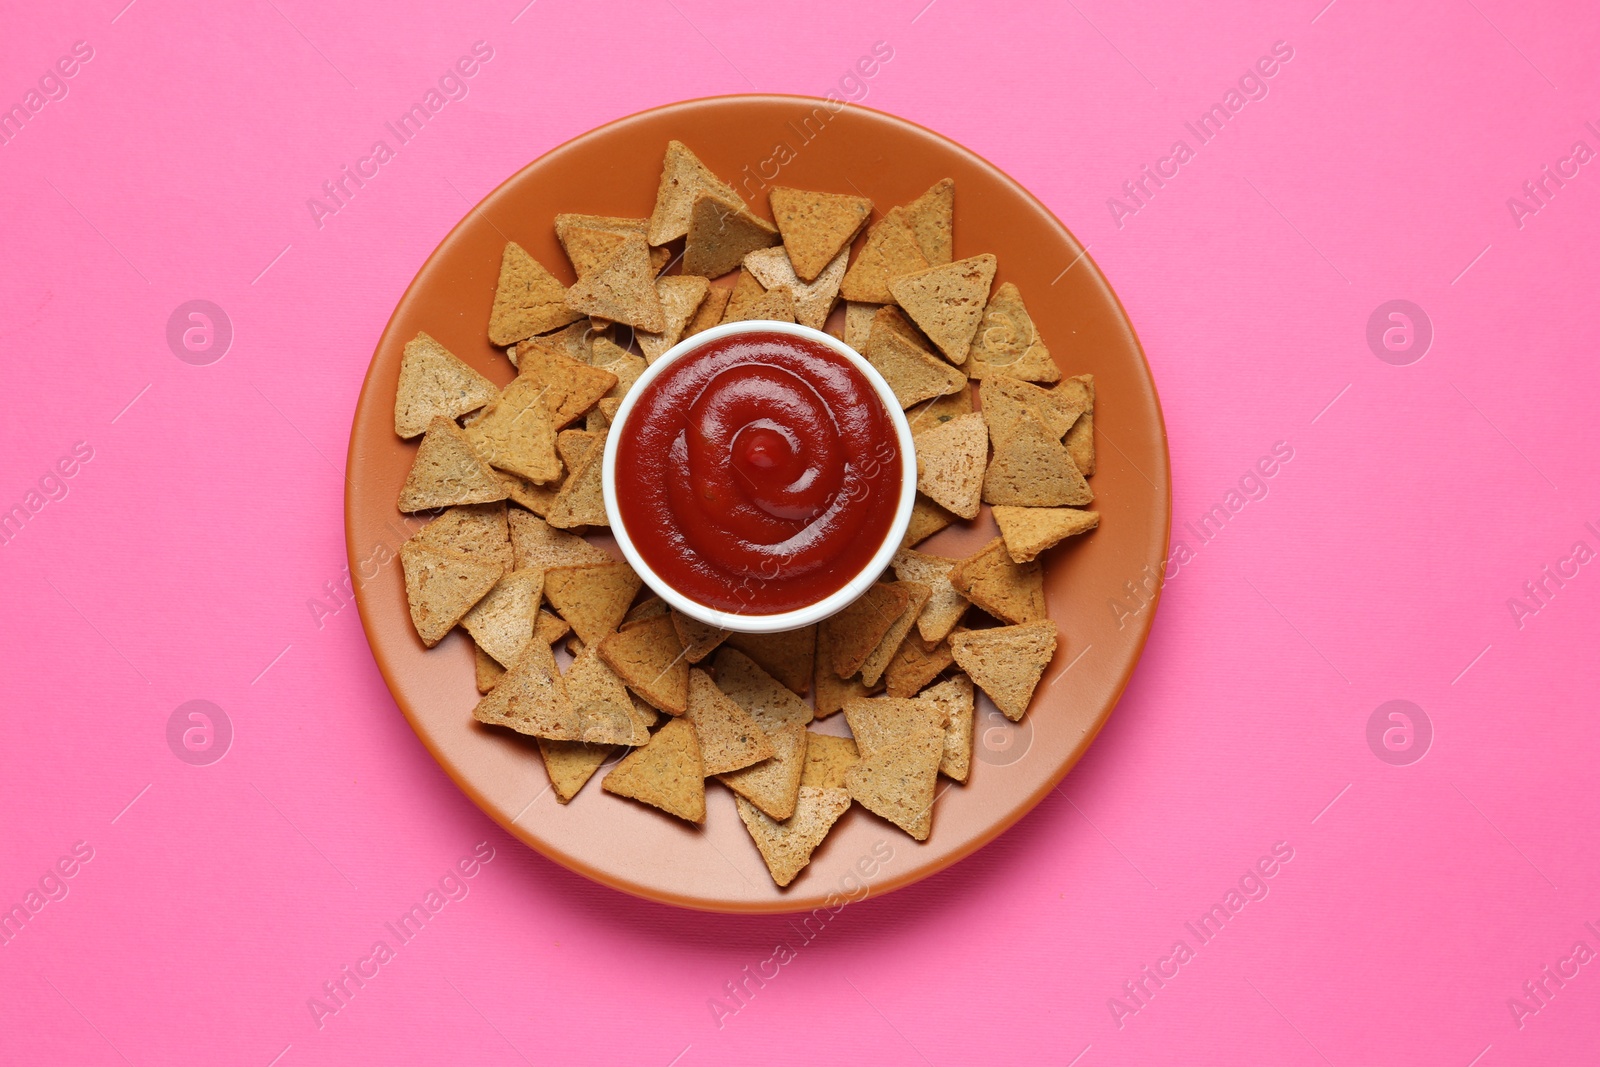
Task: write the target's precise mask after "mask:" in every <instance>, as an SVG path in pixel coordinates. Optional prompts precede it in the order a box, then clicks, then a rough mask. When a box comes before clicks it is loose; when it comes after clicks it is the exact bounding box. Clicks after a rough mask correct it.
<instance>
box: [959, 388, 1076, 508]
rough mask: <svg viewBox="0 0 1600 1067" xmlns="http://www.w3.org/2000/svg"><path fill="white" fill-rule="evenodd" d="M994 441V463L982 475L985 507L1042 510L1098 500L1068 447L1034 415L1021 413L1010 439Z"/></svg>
mask: <svg viewBox="0 0 1600 1067" xmlns="http://www.w3.org/2000/svg"><path fill="white" fill-rule="evenodd" d="M990 438H991V440H993V442H994V458H993V459H991V460H990V461H989V469H988V470H986V471H984V474H983V499H984V500H985V501H986V502H987V503H990V504H1012V505H1015V506H1017V507H1033V508H1040V507H1055V506H1057V505H1061V504H1087V503H1089V502H1090V501H1091V500H1093V499H1094V492H1093V490H1091V489H1090V488H1089V483H1088V482H1086V481H1084V480H1083V474H1082V473H1081V472H1080V471H1079V470H1078V467H1077V464H1075V463H1073V462H1072V456H1071V455H1069V454H1068V453H1067V449H1066V446H1064V445H1063V444H1061V442H1060V440H1059V439H1058V438H1056V437H1054V436H1053V435H1052V434H1051V433H1050V430H1049V429H1048V428H1047V427H1046V426H1045V424H1044V423H1043V422H1042V421H1041V420H1040V419H1039V418H1038V416H1036V415H1034V414H1033V413H1032V412H1029V411H1024V412H1022V413H1021V414H1019V415H1018V416H1017V418H1016V420H1015V425H1014V427H1013V429H1012V431H1011V432H1010V433H1009V434H1003V435H1001V436H999V437H995V436H994V435H993V434H992V433H991V434H990Z"/></svg>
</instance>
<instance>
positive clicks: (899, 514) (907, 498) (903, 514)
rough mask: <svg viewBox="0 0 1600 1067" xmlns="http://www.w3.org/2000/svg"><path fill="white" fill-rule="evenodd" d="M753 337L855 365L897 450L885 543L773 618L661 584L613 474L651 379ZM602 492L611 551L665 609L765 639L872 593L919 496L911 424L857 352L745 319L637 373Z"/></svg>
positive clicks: (696, 338) (821, 336)
mask: <svg viewBox="0 0 1600 1067" xmlns="http://www.w3.org/2000/svg"><path fill="white" fill-rule="evenodd" d="M754 333H776V334H780V335H785V336H789V337H802V338H805V339H807V340H810V341H815V342H817V343H818V344H821V345H823V346H825V347H826V348H828V349H830V350H831V351H833V352H836V353H838V354H839V355H840V356H842V357H844V358H845V359H846V360H847V361H849V363H850V364H851V365H852V366H853V367H855V369H856V370H857V371H859V372H860V373H861V374H862V375H863V376H864V377H865V378H866V379H867V381H868V383H870V384H871V385H872V388H873V390H874V391H875V392H876V393H877V395H878V399H879V401H880V402H881V403H882V404H883V406H884V408H885V409H886V410H887V411H888V414H889V421H890V422H891V423H892V424H893V425H894V429H895V439H896V443H897V444H898V446H899V450H900V460H901V462H900V493H899V496H898V499H897V500H896V503H895V515H894V519H893V521H891V522H890V523H889V530H888V533H887V534H886V535H885V536H884V539H883V543H882V544H881V545H879V546H878V550H877V551H876V552H874V553H873V555H872V558H871V559H870V560H868V561H867V564H866V566H864V567H863V568H861V570H860V571H858V572H856V573H855V574H854V575H852V576H851V577H850V579H849V580H848V581H847V582H845V583H844V585H842V586H840V587H839V588H838V589H836V590H834V591H833V592H832V593H829V594H828V595H827V596H825V597H823V598H822V599H821V600H818V601H816V602H815V603H812V604H807V605H806V606H804V607H800V608H794V609H792V610H789V611H782V612H777V613H774V614H763V615H757V614H742V613H739V612H730V611H721V610H718V609H716V608H712V607H709V606H707V605H705V604H702V603H700V602H699V601H697V600H694V599H693V598H691V597H689V596H686V595H685V594H683V593H681V592H679V591H678V590H677V589H675V588H673V586H672V585H671V583H669V582H668V581H667V580H666V579H664V578H662V577H661V576H660V575H659V574H657V573H656V572H655V570H654V569H652V568H651V566H650V565H649V564H648V563H646V562H645V560H644V558H643V557H642V556H641V555H640V554H639V550H638V548H636V547H635V546H634V543H633V539H632V538H631V537H630V536H629V535H628V529H627V525H626V523H624V522H623V519H622V513H621V510H620V509H619V508H618V507H617V491H616V469H617V450H618V447H619V443H620V442H621V440H622V438H623V436H624V431H625V430H626V428H627V423H628V419H629V417H630V416H631V415H632V414H633V410H634V407H635V406H636V401H637V400H638V398H639V397H640V396H641V395H642V394H643V392H644V389H645V387H646V386H648V385H649V384H650V383H651V382H653V381H654V380H655V379H656V378H658V377H660V376H661V375H662V374H664V373H665V372H666V371H667V369H668V368H670V367H671V366H672V365H673V364H675V363H677V362H678V361H679V360H681V359H683V358H685V357H686V356H689V355H691V354H693V353H695V352H697V351H699V350H700V349H701V348H703V347H705V346H706V345H707V344H710V343H711V342H713V341H720V340H722V339H723V338H725V337H738V336H742V335H746V334H754ZM600 482H601V492H602V494H603V496H604V497H605V506H606V517H607V519H608V520H609V521H610V523H611V535H612V537H614V538H615V539H616V542H617V547H619V548H620V549H622V554H623V556H624V557H626V558H627V561H628V563H629V564H630V565H631V566H632V567H633V569H634V571H635V572H637V573H638V575H639V577H640V578H642V579H644V582H645V584H646V585H648V586H649V587H650V589H651V590H652V591H653V592H654V593H655V594H656V595H657V596H659V597H661V599H662V600H665V601H666V602H667V604H668V605H669V606H670V607H672V608H674V609H676V610H678V611H680V612H682V613H683V614H685V615H687V616H689V617H690V618H692V619H695V620H696V621H698V622H702V623H705V624H706V625H708V626H716V627H719V628H721V629H724V630H731V631H733V632H735V633H748V634H768V633H779V632H782V631H785V630H798V629H801V628H803V627H806V626H810V625H811V624H813V623H817V622H821V621H822V620H823V619H826V618H828V617H829V616H832V615H836V614H838V613H839V612H840V611H843V610H844V609H845V608H847V607H849V606H850V605H851V604H852V603H854V602H855V601H856V600H858V599H859V598H860V597H861V595H862V594H863V593H865V592H866V591H867V590H868V589H870V588H871V587H872V585H873V583H874V582H876V581H877V580H878V577H879V576H880V575H881V574H882V573H883V572H884V570H885V569H886V568H887V567H888V566H889V562H890V560H892V559H893V558H894V555H895V553H896V552H898V551H899V549H900V541H901V539H902V538H904V537H905V533H906V529H907V528H908V527H909V526H910V523H911V510H912V507H913V506H914V504H915V503H916V495H917V464H916V448H915V446H914V444H913V443H912V437H911V423H910V421H909V420H908V419H907V418H906V413H905V410H904V409H903V408H901V406H900V400H899V398H898V397H896V396H895V394H894V390H893V389H891V388H889V383H888V382H887V381H886V380H885V379H884V377H883V375H882V374H880V373H879V372H878V368H876V367H874V366H873V365H872V364H871V363H870V362H868V361H867V359H866V357H865V356H863V355H861V353H859V352H857V351H856V350H855V349H853V348H851V347H850V346H849V345H847V344H845V343H844V342H843V341H841V340H839V339H838V338H837V337H834V336H833V335H832V334H827V333H823V332H822V331H821V330H816V329H813V328H811V327H810V326H802V325H800V324H798V323H791V322H779V321H777V320H774V319H747V320H743V321H740V322H725V323H721V324H719V325H716V326H712V327H710V328H709V329H705V330H702V331H700V332H699V333H697V334H694V335H693V336H690V337H685V338H684V339H683V340H681V341H679V342H678V343H677V344H675V345H673V346H672V347H671V348H669V349H667V351H666V352H664V353H662V355H661V356H660V357H659V358H658V359H657V360H656V361H655V362H653V363H651V364H650V365H649V366H648V367H646V368H645V369H644V372H643V373H642V374H640V375H639V378H638V380H637V381H635V382H634V384H633V386H632V387H631V388H630V389H629V390H628V392H627V395H626V396H624V397H623V400H622V404H621V405H620V406H619V407H618V408H617V414H616V417H615V418H613V419H612V420H611V427H610V430H609V431H608V432H607V434H606V445H605V455H604V458H603V459H602V462H601V468H600Z"/></svg>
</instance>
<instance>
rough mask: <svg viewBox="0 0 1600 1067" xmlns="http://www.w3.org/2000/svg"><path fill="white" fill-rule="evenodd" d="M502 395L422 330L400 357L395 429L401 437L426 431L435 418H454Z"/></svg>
mask: <svg viewBox="0 0 1600 1067" xmlns="http://www.w3.org/2000/svg"><path fill="white" fill-rule="evenodd" d="M499 395H500V390H499V389H497V388H495V384H494V383H493V382H491V381H490V380H489V379H487V378H485V377H484V376H483V375H481V374H479V373H478V372H477V371H475V370H473V369H472V368H471V367H469V366H467V365H466V364H465V363H463V362H461V360H459V359H457V358H456V357H455V356H454V355H453V354H451V352H450V351H449V350H448V349H447V348H445V347H444V345H442V344H440V343H439V342H438V341H435V340H434V339H433V338H431V337H429V336H428V335H427V334H425V333H419V334H417V336H415V337H413V338H412V339H411V340H409V341H407V342H406V347H405V352H404V353H403V354H402V355H401V356H400V383H399V385H397V386H396V387H395V393H394V432H395V433H397V434H399V435H400V436H401V437H415V436H417V435H418V434H420V433H426V432H427V429H428V424H429V423H431V422H432V421H433V420H434V418H435V417H437V416H440V415H442V416H444V417H445V418H447V419H454V418H457V417H458V416H461V415H465V414H466V413H467V412H469V411H476V410H477V409H478V408H481V407H483V405H485V404H487V403H489V401H491V400H493V399H494V398H495V397H497V396H499Z"/></svg>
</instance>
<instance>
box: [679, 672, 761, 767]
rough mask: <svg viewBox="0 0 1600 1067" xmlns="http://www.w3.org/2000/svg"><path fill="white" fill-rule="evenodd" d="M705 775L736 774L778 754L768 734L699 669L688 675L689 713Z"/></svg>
mask: <svg viewBox="0 0 1600 1067" xmlns="http://www.w3.org/2000/svg"><path fill="white" fill-rule="evenodd" d="M685 718H687V719H688V720H689V721H690V722H691V723H693V724H694V736H695V740H697V741H698V742H699V743H700V762H701V763H702V764H703V765H704V767H703V769H704V771H705V773H706V775H707V776H710V775H713V774H723V773H725V772H727V771H737V770H739V769H740V768H742V767H748V766H750V765H751V764H752V763H760V762H761V761H762V760H764V759H770V758H771V757H772V756H774V755H776V754H777V749H775V748H773V747H772V742H771V741H769V740H767V733H766V731H765V730H763V729H761V727H760V726H757V725H756V721H755V720H754V719H752V718H751V717H750V716H749V715H748V714H746V712H745V710H744V709H743V708H741V707H740V706H739V705H738V704H736V703H735V702H734V701H733V699H732V698H730V697H729V696H728V695H727V694H726V693H724V692H723V691H722V690H720V689H718V688H717V683H716V682H713V681H712V680H711V675H709V674H707V673H706V672H705V671H702V670H700V669H699V668H698V667H697V668H695V669H694V670H691V671H690V672H689V710H688V711H687V712H686V713H685Z"/></svg>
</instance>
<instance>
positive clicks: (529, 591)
mask: <svg viewBox="0 0 1600 1067" xmlns="http://www.w3.org/2000/svg"><path fill="white" fill-rule="evenodd" d="M543 590H544V571H542V570H540V569H539V568H537V567H529V568H527V569H526V570H520V571H512V572H511V573H510V574H507V575H506V576H505V577H503V578H501V579H500V580H499V581H498V582H496V583H495V586H494V588H493V589H491V590H489V592H488V594H487V595H486V596H485V597H484V598H483V599H482V600H480V601H478V602H477V603H476V604H474V605H473V607H472V610H471V611H469V612H467V613H466V615H464V616H463V617H462V619H461V625H462V628H463V629H465V630H466V631H467V633H469V634H471V635H472V639H473V640H474V641H476V642H477V645H478V647H479V648H480V649H482V650H483V651H485V652H487V653H488V654H489V655H491V656H493V657H494V658H495V660H497V661H498V662H499V663H500V664H501V665H502V666H504V667H510V666H511V665H512V664H513V663H515V662H517V660H518V659H519V658H521V656H522V650H523V648H525V647H526V646H527V644H528V642H529V641H531V640H533V627H534V620H535V619H536V618H537V617H538V613H539V596H540V594H541V593H542V592H543Z"/></svg>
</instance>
